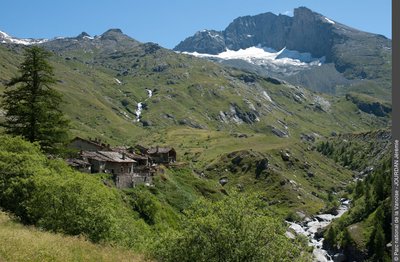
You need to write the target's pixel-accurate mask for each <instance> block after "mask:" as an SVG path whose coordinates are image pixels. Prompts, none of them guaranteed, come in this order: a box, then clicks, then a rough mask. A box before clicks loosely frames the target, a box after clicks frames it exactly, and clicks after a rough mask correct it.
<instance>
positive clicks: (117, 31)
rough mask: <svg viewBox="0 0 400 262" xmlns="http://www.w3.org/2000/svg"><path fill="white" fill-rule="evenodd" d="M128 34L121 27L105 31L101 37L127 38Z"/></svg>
mask: <svg viewBox="0 0 400 262" xmlns="http://www.w3.org/2000/svg"><path fill="white" fill-rule="evenodd" d="M127 37H128V36H126V35H124V33H123V32H122V30H121V29H118V28H113V29H109V30H107V31H105V32H104V33H103V34H102V35H101V39H109V40H116V41H117V40H121V39H122V38H127Z"/></svg>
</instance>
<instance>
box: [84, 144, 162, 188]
mask: <svg viewBox="0 0 400 262" xmlns="http://www.w3.org/2000/svg"><path fill="white" fill-rule="evenodd" d="M81 157H82V158H83V159H84V160H86V161H87V162H89V163H90V164H91V166H92V168H91V172H92V173H109V174H112V175H113V179H114V182H115V185H116V186H117V187H118V188H129V187H134V186H136V185H137V184H143V183H149V184H151V183H152V177H153V175H154V172H155V171H153V169H152V168H151V167H150V166H149V165H144V164H146V163H148V161H147V158H145V157H141V156H136V155H133V154H129V153H124V152H122V153H121V152H115V151H97V152H91V151H82V153H81ZM134 158H136V159H137V160H138V161H137V160H135V159H134ZM140 161H142V162H140Z"/></svg>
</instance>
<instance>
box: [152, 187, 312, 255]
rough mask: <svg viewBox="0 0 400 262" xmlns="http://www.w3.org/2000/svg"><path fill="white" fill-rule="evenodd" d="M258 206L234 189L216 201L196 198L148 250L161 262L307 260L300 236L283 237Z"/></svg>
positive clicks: (282, 230)
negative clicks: (178, 225) (178, 222)
mask: <svg viewBox="0 0 400 262" xmlns="http://www.w3.org/2000/svg"><path fill="white" fill-rule="evenodd" d="M263 205H264V204H263V203H262V202H261V201H260V200H258V199H257V198H256V197H245V196H243V195H239V194H237V193H235V194H233V195H232V196H229V197H226V198H225V199H223V200H221V201H218V202H215V203H212V202H210V201H206V200H198V201H196V202H195V203H194V204H193V205H192V207H191V208H189V209H188V210H187V211H185V213H184V218H183V222H182V225H181V228H180V229H179V230H170V231H168V232H166V233H165V234H162V236H161V237H160V238H159V240H158V241H157V242H156V243H155V245H154V246H153V247H152V252H153V255H154V256H155V257H156V258H157V259H159V260H160V261H276V258H278V257H279V260H280V261H309V259H310V257H309V254H308V253H305V252H303V251H302V250H306V249H307V247H306V243H305V242H304V240H303V241H300V240H298V239H297V240H293V241H292V240H290V239H288V238H287V237H286V236H285V235H284V233H285V226H284V225H283V224H282V222H280V221H279V220H277V219H276V218H273V217H271V216H269V215H268V214H267V213H266V212H265V211H264V210H265V208H264V207H263Z"/></svg>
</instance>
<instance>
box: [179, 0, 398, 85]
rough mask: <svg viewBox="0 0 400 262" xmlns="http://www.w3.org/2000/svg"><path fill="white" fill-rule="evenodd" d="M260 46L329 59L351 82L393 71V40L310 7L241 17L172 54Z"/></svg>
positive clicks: (196, 37)
mask: <svg viewBox="0 0 400 262" xmlns="http://www.w3.org/2000/svg"><path fill="white" fill-rule="evenodd" d="M258 45H260V46H263V47H269V48H273V49H275V50H281V49H283V48H285V47H286V48H287V49H289V50H296V51H299V52H302V53H310V54H311V55H312V56H313V57H324V56H325V58H326V62H327V63H331V62H332V63H334V64H335V66H336V69H337V70H338V71H339V72H340V73H346V77H347V78H349V79H353V78H369V79H372V78H376V76H379V77H382V76H384V77H387V75H388V74H389V71H390V70H389V69H388V68H383V67H384V66H382V64H387V63H388V61H387V60H390V58H389V56H390V54H391V40H389V39H387V38H385V37H383V36H380V35H375V34H370V33H366V32H361V31H359V30H356V29H354V28H350V27H348V26H345V25H343V24H340V23H337V22H335V21H332V20H331V19H329V18H327V17H325V16H323V15H321V14H318V13H316V12H313V11H311V10H310V9H308V8H306V7H299V8H296V9H295V10H294V16H293V17H289V16H286V15H281V14H280V15H275V14H273V13H264V14H259V15H256V16H244V17H239V18H237V19H235V20H234V21H233V22H232V23H231V24H229V26H228V27H227V28H226V29H225V30H224V31H221V32H217V31H212V30H211V31H209V30H203V31H202V32H198V33H196V34H195V35H194V36H192V37H188V38H187V39H185V40H184V41H182V42H181V43H179V44H178V45H177V46H176V47H175V49H174V50H176V51H186V52H198V53H207V54H218V53H221V52H223V51H225V50H227V49H229V50H239V49H245V48H248V47H252V46H258ZM371 56H372V57H373V59H370V58H371ZM378 63H381V65H380V66H379V65H378ZM377 72H378V73H377Z"/></svg>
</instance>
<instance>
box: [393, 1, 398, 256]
mask: <svg viewBox="0 0 400 262" xmlns="http://www.w3.org/2000/svg"><path fill="white" fill-rule="evenodd" d="M398 10H400V1H399V0H392V109H393V111H392V137H393V138H392V139H393V143H392V147H393V155H392V156H393V159H392V161H393V169H392V170H393V172H392V261H399V259H400V251H399V247H400V242H399V219H400V216H399V198H400V195H399V139H400V121H399V120H398V116H399V115H400V103H399V102H398V101H397V100H398V99H400V90H399V88H398V87H399V86H400V74H399V69H400V64H399V62H400V59H399V55H400V53H399V51H400V46H399V45H400V43H399V41H398V40H399V37H400V33H399V25H400V16H399V15H398V14H397V15H396V12H397V11H398ZM397 13H398V12H397Z"/></svg>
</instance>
